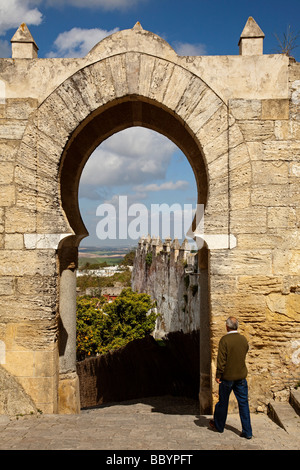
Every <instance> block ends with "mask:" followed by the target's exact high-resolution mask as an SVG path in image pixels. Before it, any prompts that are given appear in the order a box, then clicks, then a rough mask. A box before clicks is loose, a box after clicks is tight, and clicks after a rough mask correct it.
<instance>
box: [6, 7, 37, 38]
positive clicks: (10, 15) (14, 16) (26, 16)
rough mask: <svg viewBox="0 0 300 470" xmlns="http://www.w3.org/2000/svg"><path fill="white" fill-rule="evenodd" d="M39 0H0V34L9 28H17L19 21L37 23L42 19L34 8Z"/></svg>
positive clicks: (30, 23)
mask: <svg viewBox="0 0 300 470" xmlns="http://www.w3.org/2000/svg"><path fill="white" fill-rule="evenodd" d="M40 3H41V1H40V0H1V3H0V35H3V34H5V33H6V32H7V31H8V30H9V29H12V28H18V27H19V26H20V24H21V23H26V24H27V25H36V26H37V25H39V24H41V22H42V20H43V15H42V13H41V12H40V11H39V10H38V8H36V6H37V5H39V4H40Z"/></svg>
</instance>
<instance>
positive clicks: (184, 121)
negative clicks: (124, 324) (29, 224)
mask: <svg viewBox="0 0 300 470" xmlns="http://www.w3.org/2000/svg"><path fill="white" fill-rule="evenodd" d="M133 71H134V72H133ZM149 76H151V77H152V81H149V79H148V77H149ZM175 90H176V92H174V91H175ZM233 122H234V121H233ZM229 123H230V120H229V117H228V109H227V107H226V105H225V104H224V103H223V101H222V100H221V99H220V98H219V97H218V96H217V95H216V94H215V93H214V92H213V91H212V90H211V89H210V88H209V87H208V86H207V85H206V84H205V83H204V82H203V81H202V80H201V79H199V78H198V77H195V76H194V75H193V74H191V73H190V72H187V71H186V70H185V69H183V68H182V67H178V66H177V65H175V64H174V63H172V62H171V61H167V60H163V59H157V58H154V57H153V56H150V55H145V54H137V53H130V52H128V53H123V54H120V55H117V56H113V57H112V58H109V59H106V60H104V61H101V62H97V63H95V64H92V65H90V66H88V67H86V68H84V69H82V70H80V71H79V72H77V73H76V74H75V75H73V76H72V77H70V78H69V79H67V80H66V81H65V82H64V83H63V84H62V85H61V86H60V87H58V88H57V89H56V90H55V91H54V92H53V93H52V94H51V95H50V97H49V98H47V99H46V100H45V102H44V103H43V104H42V105H41V106H40V108H39V110H38V125H37V165H38V166H39V161H40V160H43V159H44V158H45V156H46V155H47V163H48V165H49V166H48V175H47V179H46V181H47V184H50V185H52V188H50V187H49V186H48V195H49V194H52V195H54V197H53V198H52V201H51V203H50V204H49V205H48V206H47V207H48V208H51V209H52V210H51V214H50V213H49V212H48V211H46V212H45V214H44V216H45V218H43V214H41V231H44V230H45V229H46V227H47V229H46V230H47V233H49V232H50V233H51V230H52V231H53V227H55V228H56V232H57V231H58V230H57V228H58V227H59V233H60V236H61V235H62V234H64V235H67V236H66V237H65V238H64V239H63V240H62V241H61V242H60V245H59V260H60V298H59V305H60V307H59V314H60V319H61V328H60V336H59V337H60V339H61V341H60V342H59V344H60V379H61V384H64V385H63V387H61V390H62V389H66V388H68V386H66V383H68V384H69V386H70V387H71V393H73V385H70V384H72V383H74V377H72V374H73V375H74V370H75V343H74V341H75V340H74V338H75V334H76V332H75V311H74V310H75V297H74V296H75V288H74V286H75V272H74V268H75V267H76V265H77V247H78V244H79V242H80V240H81V239H82V238H83V237H84V236H86V230H85V228H84V225H83V223H82V221H81V217H80V213H79V209H78V197H77V194H78V184H79V179H80V175H81V171H82V168H83V166H84V164H85V162H86V160H87V159H88V157H89V156H90V154H91V152H92V151H93V150H94V149H95V148H96V147H97V146H98V145H99V144H100V143H101V142H102V141H103V140H104V139H106V138H107V137H109V136H110V135H111V134H113V133H114V132H117V131H119V130H122V129H124V128H126V127H130V126H134V125H139V126H145V127H148V128H151V129H153V130H156V131H159V132H161V133H162V134H164V135H165V136H167V137H168V138H170V139H171V140H172V141H173V142H175V143H176V144H177V146H178V147H179V148H181V150H182V151H183V152H184V154H185V155H186V156H187V158H188V160H189V162H190V164H191V166H192V168H193V171H194V173H195V177H196V181H197V189H198V203H201V204H204V205H205V207H206V211H205V232H206V236H207V235H208V236H216V235H217V237H219V236H220V235H222V237H223V239H222V241H221V244H223V245H222V246H221V248H225V249H227V248H229V243H230V239H229V235H230V234H229V212H228V209H229V207H228V204H229V198H228V155H229V145H228V133H229V130H230V129H229ZM233 128H234V126H233ZM235 132H236V133H237V132H238V131H237V129H236V130H235ZM44 146H45V147H44ZM45 150H46V152H45ZM60 155H61V158H60ZM49 175H52V178H51V180H50V179H49ZM40 184H41V187H43V186H44V182H43V179H42V178H40ZM58 184H59V188H60V192H59V193H57V185H58ZM39 193H40V191H39ZM208 195H209V197H208ZM50 225H51V228H50ZM38 230H39V229H38ZM224 237H225V244H224ZM199 308H200V307H199ZM205 315H206V317H205V318H203V322H202V323H203V327H202V329H200V331H201V335H202V337H203V341H204V338H206V340H205V347H203V353H202V356H201V359H202V363H203V370H202V371H201V384H202V387H200V388H201V390H200V396H201V397H202V398H201V402H202V404H203V405H202V408H203V409H206V410H207V409H208V407H209V405H208V403H210V395H211V389H210V366H209V362H210V361H209V360H208V357H210V354H209V352H208V351H209V350H210V346H209V343H208V338H209V321H208V318H207V315H208V308H205ZM204 325H205V327H204ZM62 339H63V340H62ZM201 359H200V361H201ZM204 364H205V365H204ZM70 374H71V375H70ZM70 377H71V378H70ZM66 381H67V382H66ZM75 381H76V378H75ZM61 393H62V392H61Z"/></svg>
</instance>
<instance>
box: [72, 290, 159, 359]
mask: <svg viewBox="0 0 300 470" xmlns="http://www.w3.org/2000/svg"><path fill="white" fill-rule="evenodd" d="M153 307H154V303H153V301H152V300H151V297H150V296H149V295H148V294H138V293H136V292H133V291H132V290H131V289H130V288H127V289H123V291H122V293H121V294H120V296H119V297H117V298H116V299H115V300H114V301H113V302H111V303H108V302H107V301H106V300H105V299H104V298H100V299H99V298H92V297H89V296H81V297H78V298H77V360H83V359H84V358H85V357H89V356H94V355H96V354H103V353H105V352H107V351H110V350H112V349H117V348H120V347H122V346H125V345H126V344H127V343H128V342H129V341H132V340H134V339H139V338H144V337H145V336H146V335H148V334H150V333H152V331H153V330H154V328H155V321H156V318H157V314H156V313H154V312H152V311H151V309H153Z"/></svg>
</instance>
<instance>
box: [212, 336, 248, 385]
mask: <svg viewBox="0 0 300 470" xmlns="http://www.w3.org/2000/svg"><path fill="white" fill-rule="evenodd" d="M248 349H249V345H248V341H247V340H246V338H245V337H244V336H243V335H240V334H239V333H227V334H226V335H224V336H223V337H222V338H221V340H220V343H219V349H218V358H217V373H216V378H217V379H224V380H240V379H245V378H246V376H247V373H248V371H247V367H246V363H245V359H246V354H247V352H248Z"/></svg>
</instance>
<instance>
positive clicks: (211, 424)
mask: <svg viewBox="0 0 300 470" xmlns="http://www.w3.org/2000/svg"><path fill="white" fill-rule="evenodd" d="M209 426H210V428H211V429H212V430H213V431H216V432H220V433H222V431H219V430H218V429H217V428H216V425H215V423H214V421H213V419H211V420H210V422H209Z"/></svg>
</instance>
